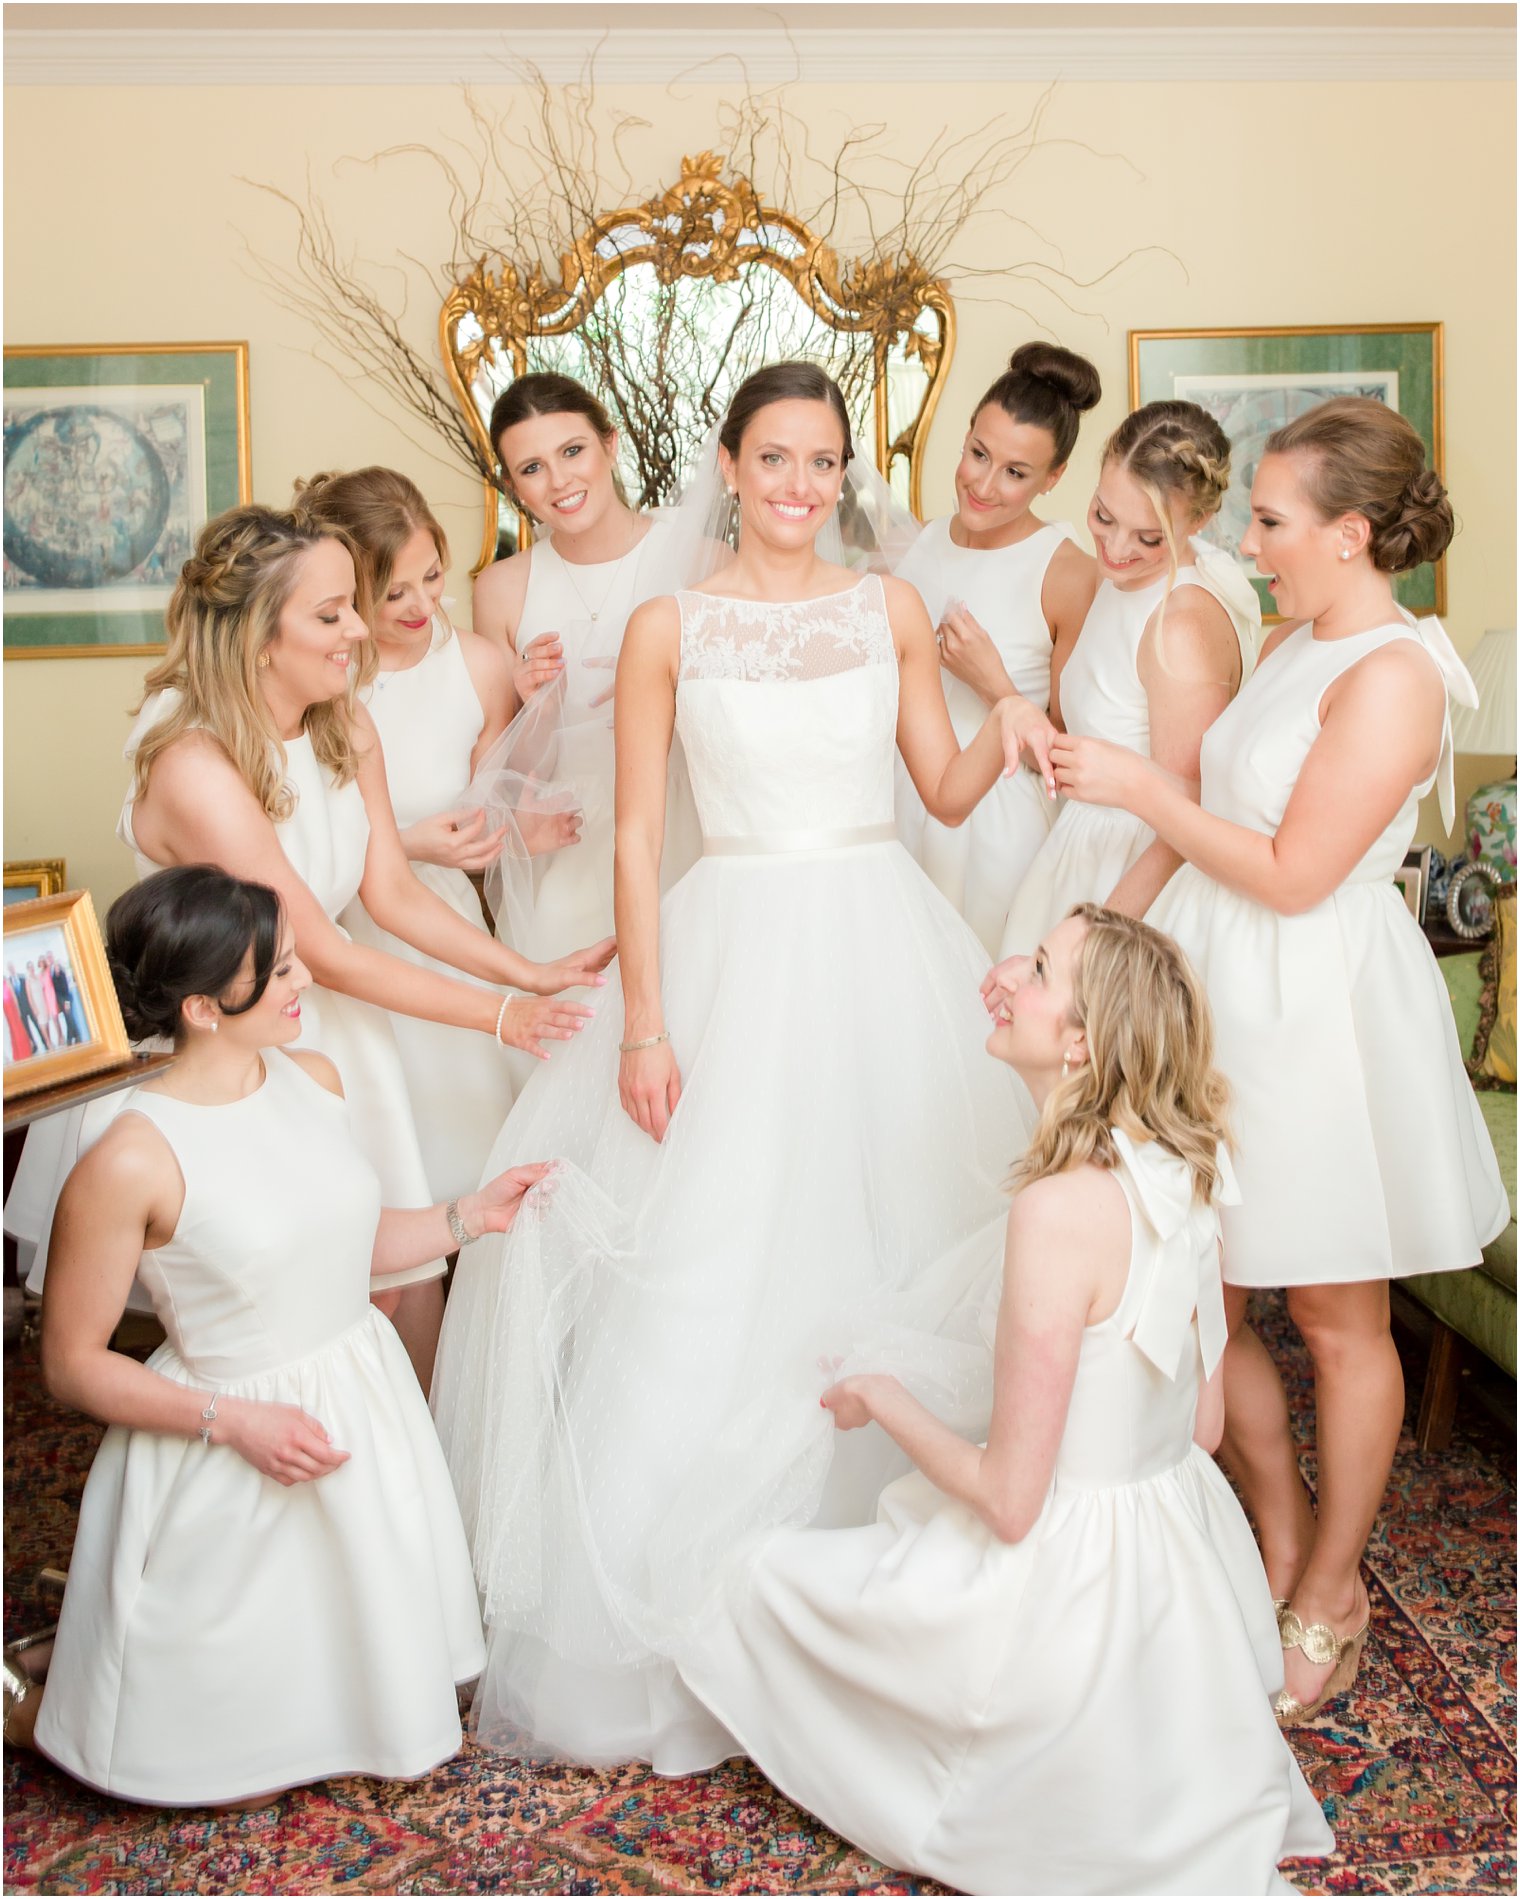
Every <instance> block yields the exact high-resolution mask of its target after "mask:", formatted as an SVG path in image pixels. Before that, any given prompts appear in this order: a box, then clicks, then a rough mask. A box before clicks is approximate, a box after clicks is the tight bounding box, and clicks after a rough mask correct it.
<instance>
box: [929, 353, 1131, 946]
mask: <svg viewBox="0 0 1520 1899" xmlns="http://www.w3.org/2000/svg"><path fill="white" fill-rule="evenodd" d="M1101 393H1102V392H1101V386H1100V384H1099V381H1098V373H1097V371H1096V370H1095V369H1094V368H1093V366H1092V364H1091V363H1089V362H1087V361H1086V360H1085V358H1083V357H1081V356H1077V355H1075V354H1073V352H1072V351H1070V350H1065V349H1060V348H1058V347H1057V346H1055V345H1054V344H1049V343H1027V344H1025V345H1024V347H1023V348H1022V349H1019V350H1016V351H1015V352H1014V354H1013V357H1012V360H1011V361H1010V363H1009V365H1008V368H1007V369H1006V370H1005V371H1004V372H1003V374H1002V375H1001V376H1000V377H999V378H998V379H997V381H996V382H995V383H994V384H993V385H992V387H991V388H990V389H989V390H988V391H987V393H986V394H985V395H984V396H983V397H982V399H981V401H980V402H979V403H978V404H977V405H976V408H975V410H974V411H973V413H972V416H971V425H970V428H969V429H968V430H967V434H966V439H965V442H964V444H963V445H962V448H961V458H960V462H959V464H958V465H957V467H956V471H955V494H956V511H955V513H953V514H948V515H944V516H942V517H941V518H940V519H939V520H935V521H931V522H929V524H928V525H927V526H926V527H925V528H923V529H922V531H921V532H920V533H919V534H918V535H917V536H916V538H915V539H914V541H913V543H912V545H911V546H910V547H909V549H908V551H907V553H906V554H905V556H904V557H903V558H902V560H901V561H900V562H899V563H898V564H897V566H896V568H895V569H894V571H895V572H896V574H897V576H898V578H899V579H900V580H906V581H907V582H908V584H909V585H910V586H912V587H915V588H917V590H918V593H919V595H920V597H921V598H922V600H923V603H924V605H925V607H927V608H928V612H929V618H930V620H931V622H932V623H933V624H934V626H935V627H936V628H937V629H938V634H937V637H938V640H939V644H940V654H941V661H942V664H943V666H944V669H945V679H944V687H945V703H946V704H947V705H948V706H949V708H950V719H951V723H952V724H953V725H954V727H955V734H956V737H957V738H958V739H959V740H960V742H961V744H962V745H965V744H967V743H968V742H969V741H970V739H971V738H972V737H973V736H974V735H975V733H976V731H977V728H978V727H979V726H980V724H981V722H982V720H983V719H984V718H985V717H986V716H987V707H988V706H989V705H992V704H993V703H995V701H996V700H998V699H1000V698H1002V697H1003V696H1004V695H1005V694H1007V693H1009V692H1016V693H1018V694H1019V695H1020V696H1021V697H1022V698H1024V699H1025V700H1027V701H1028V703H1029V705H1030V706H1031V708H1033V710H1034V711H1035V712H1037V713H1041V714H1043V713H1047V712H1048V710H1049V707H1050V699H1051V673H1052V668H1053V667H1054V668H1056V669H1059V667H1060V666H1061V665H1062V664H1063V663H1064V661H1065V658H1066V656H1067V654H1068V653H1069V652H1070V650H1071V646H1072V643H1073V641H1074V640H1075V639H1076V637H1077V634H1078V633H1079V632H1080V631H1081V627H1082V621H1083V619H1084V617H1085V615H1086V613H1087V609H1088V607H1089V606H1090V605H1091V604H1092V596H1093V589H1094V587H1095V586H1096V584H1097V574H1096V570H1095V568H1094V565H1093V561H1092V558H1091V556H1090V555H1087V554H1084V553H1083V552H1082V551H1081V549H1080V547H1079V546H1078V543H1077V537H1076V534H1075V533H1074V532H1073V530H1072V529H1071V528H1070V527H1069V526H1068V525H1067V524H1066V523H1065V522H1064V521H1051V522H1042V521H1041V520H1040V519H1039V518H1038V517H1037V516H1036V515H1035V514H1034V513H1033V512H1032V510H1031V504H1032V502H1034V501H1035V500H1036V499H1037V498H1038V497H1040V496H1042V495H1047V494H1049V493H1050V491H1051V490H1052V489H1053V488H1054V487H1055V485H1056V483H1057V482H1058V481H1059V480H1060V479H1061V476H1062V475H1063V474H1064V473H1065V472H1066V463H1067V460H1068V458H1069V457H1070V455H1071V452H1072V449H1073V448H1074V447H1075V445H1076V440H1077V430H1078V426H1079V423H1080V419H1081V415H1082V412H1083V411H1084V410H1086V409H1089V408H1091V407H1092V406H1093V405H1094V404H1095V403H1096V402H1097V401H1098V399H1099V396H1100V394H1101ZM1054 818H1055V800H1054V798H1053V797H1052V796H1051V795H1050V793H1049V792H1048V790H1047V787H1046V786H1045V784H1044V783H1043V782H1042V780H1041V778H1040V776H1039V774H1038V773H1037V772H1034V771H1021V772H1018V773H1016V774H1015V775H1014V776H1013V777H1012V778H1004V779H1000V780H999V781H998V783H997V784H995V785H994V786H993V788H992V790H991V791H989V792H988V794H987V796H986V797H985V798H984V799H983V800H982V802H981V803H980V804H979V805H978V806H977V808H976V810H975V811H973V812H972V814H971V816H970V817H969V818H968V819H967V820H966V822H965V823H964V824H963V825H960V826H958V827H955V828H951V827H950V826H947V825H943V824H940V823H937V822H936V821H935V819H933V818H931V817H930V816H929V815H928V813H927V812H926V811H925V810H924V807H923V801H922V800H921V799H920V798H919V797H918V796H917V794H916V793H915V792H914V790H913V785H912V781H911V780H910V779H909V778H908V776H907V774H906V772H905V771H903V770H902V769H899V771H898V774H897V825H898V834H899V835H900V836H901V838H902V840H903V842H904V844H906V845H907V847H908V849H909V850H910V851H912V853H913V855H914V856H915V857H916V858H917V859H918V861H919V863H920V864H922V865H923V867H924V869H925V870H926V871H927V872H928V874H929V876H930V877H931V878H932V879H933V881H934V883H935V884H936V885H937V886H938V887H939V889H940V890H941V891H942V892H943V893H944V895H945V896H946V897H948V898H949V900H950V902H951V903H953V904H954V905H955V907H956V909H957V910H959V911H960V913H961V915H962V916H963V917H964V918H965V919H966V921H967V922H968V923H969V924H970V925H971V927H972V929H974V930H975V931H976V933H977V935H978V936H979V937H980V938H981V939H982V942H983V943H984V944H985V946H986V949H987V953H988V955H989V956H996V955H997V953H998V948H999V945H1000V944H1001V943H1002V940H1003V930H1004V926H1005V924H1006V922H1007V919H1008V905H1009V903H1010V901H1011V900H1012V897H1013V895H1014V892H1015V891H1016V890H1017V889H1018V887H1019V885H1020V883H1021V882H1022V881H1023V877H1024V873H1025V871H1026V870H1027V869H1028V868H1029V865H1030V862H1031V861H1032V859H1033V858H1034V855H1035V853H1036V852H1037V851H1038V850H1039V848H1040V846H1041V845H1042V844H1043V843H1044V842H1045V839H1046V838H1047V837H1048V836H1049V834H1050V827H1051V824H1052V822H1053V821H1054Z"/></svg>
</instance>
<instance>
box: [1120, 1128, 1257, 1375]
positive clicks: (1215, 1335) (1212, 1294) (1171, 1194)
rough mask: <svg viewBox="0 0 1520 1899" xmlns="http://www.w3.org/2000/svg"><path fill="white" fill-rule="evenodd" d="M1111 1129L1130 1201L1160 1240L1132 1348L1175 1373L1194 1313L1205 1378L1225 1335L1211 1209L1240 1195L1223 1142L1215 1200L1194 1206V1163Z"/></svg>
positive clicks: (1216, 1225)
mask: <svg viewBox="0 0 1520 1899" xmlns="http://www.w3.org/2000/svg"><path fill="white" fill-rule="evenodd" d="M1113 1135H1114V1145H1115V1147H1117V1148H1118V1150H1119V1155H1120V1158H1121V1159H1122V1160H1123V1162H1124V1168H1125V1172H1126V1173H1127V1174H1128V1175H1129V1180H1130V1185H1131V1187H1132V1188H1133V1189H1134V1197H1135V1202H1136V1204H1137V1205H1138V1207H1139V1210H1140V1212H1141V1214H1142V1215H1143V1216H1144V1218H1145V1221H1146V1224H1147V1225H1148V1226H1149V1227H1150V1229H1151V1231H1152V1232H1153V1233H1154V1234H1155V1235H1156V1238H1157V1239H1158V1240H1159V1241H1160V1242H1161V1245H1160V1248H1159V1250H1158V1253H1157V1258H1156V1262H1155V1266H1154V1268H1153V1270H1152V1272H1151V1277H1150V1283H1149V1285H1147V1286H1146V1287H1145V1289H1144V1291H1143V1293H1142V1294H1141V1298H1140V1309H1139V1312H1138V1313H1137V1315H1136V1318H1135V1326H1134V1331H1133V1333H1132V1335H1131V1336H1132V1337H1133V1339H1134V1342H1135V1346H1136V1349H1137V1350H1139V1351H1141V1352H1143V1353H1144V1354H1145V1356H1146V1357H1147V1358H1148V1359H1149V1360H1150V1361H1151V1363H1152V1364H1153V1365H1154V1366H1155V1367H1156V1369H1157V1371H1159V1372H1162V1373H1163V1374H1164V1375H1165V1376H1166V1377H1168V1378H1171V1379H1175V1378H1176V1377H1177V1375H1178V1373H1179V1372H1180V1371H1181V1369H1182V1363H1183V1354H1184V1349H1185V1347H1186V1344H1187V1332H1188V1326H1189V1324H1190V1322H1191V1320H1192V1318H1193V1315H1194V1313H1195V1312H1196V1313H1197V1315H1198V1344H1199V1348H1200V1350H1201V1352H1202V1354H1203V1369H1204V1375H1205V1376H1206V1377H1207V1376H1209V1375H1211V1374H1212V1372H1213V1370H1214V1367H1215V1366H1216V1365H1217V1364H1218V1363H1219V1361H1220V1358H1221V1357H1222V1356H1223V1354H1224V1348H1225V1342H1226V1340H1227V1339H1228V1337H1229V1328H1228V1326H1227V1324H1226V1321H1225V1315H1224V1281H1223V1278H1222V1277H1221V1274H1220V1270H1219V1221H1218V1216H1217V1214H1216V1213H1215V1208H1216V1207H1219V1206H1236V1205H1238V1204H1239V1201H1240V1188H1239V1187H1238V1186H1237V1185H1236V1181H1235V1170H1234V1169H1233V1168H1232V1167H1231V1165H1230V1157H1229V1155H1228V1154H1227V1153H1226V1152H1225V1150H1224V1148H1223V1147H1221V1148H1220V1149H1219V1152H1218V1163H1219V1175H1220V1178H1219V1185H1218V1187H1217V1188H1216V1189H1215V1193H1214V1199H1213V1202H1212V1203H1211V1204H1210V1205H1209V1206H1199V1205H1198V1203H1197V1201H1196V1200H1195V1199H1194V1197H1193V1175H1192V1170H1191V1169H1190V1168H1189V1167H1188V1165H1187V1163H1186V1162H1185V1161H1182V1160H1179V1159H1178V1157H1177V1156H1176V1155H1175V1154H1173V1153H1171V1152H1170V1151H1169V1150H1168V1149H1166V1148H1164V1147H1163V1146H1162V1145H1161V1143H1160V1142H1159V1141H1145V1142H1136V1141H1133V1140H1131V1138H1130V1137H1129V1135H1127V1134H1126V1133H1124V1131H1123V1130H1122V1129H1121V1128H1115V1129H1114V1131H1113Z"/></svg>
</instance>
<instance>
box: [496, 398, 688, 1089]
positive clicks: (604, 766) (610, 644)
mask: <svg viewBox="0 0 1520 1899" xmlns="http://www.w3.org/2000/svg"><path fill="white" fill-rule="evenodd" d="M490 431H491V441H492V444H493V446H494V447H495V449H496V453H497V455H498V456H499V457H500V460H501V467H502V473H503V474H504V476H505V478H506V482H507V486H508V489H509V491H510V493H511V495H512V497H513V499H514V500H515V501H516V502H517V504H518V506H519V507H520V508H522V509H523V511H524V512H525V513H527V514H528V515H530V516H531V517H532V518H533V520H534V521H535V522H536V523H537V524H538V529H539V533H538V538H537V539H536V540H535V541H534V542H533V544H532V546H531V547H526V548H523V549H522V550H521V551H520V552H519V553H516V554H514V555H512V556H511V557H510V558H509V559H507V560H502V561H496V562H494V563H493V564H492V565H491V566H489V567H487V568H486V569H485V570H484V572H482V573H481V575H480V576H479V578H478V579H477V580H476V582H475V595H474V616H475V630H476V632H477V633H483V634H485V635H486V636H487V637H488V638H490V639H492V640H494V641H496V642H497V643H498V644H499V645H500V646H501V647H502V649H503V651H504V652H505V653H506V654H507V657H508V659H509V661H510V663H511V667H512V685H513V693H514V699H515V703H516V705H517V706H518V707H520V708H521V710H520V713H519V716H518V717H517V718H516V719H515V720H514V721H513V724H512V726H511V727H510V728H509V730H508V732H507V734H506V736H505V738H504V739H503V740H502V742H501V744H500V745H499V746H498V747H496V748H495V749H494V750H493V752H492V753H491V754H490V756H489V758H488V759H487V760H486V761H485V762H484V764H483V766H482V770H481V781H482V786H483V788H484V793H485V796H486V800H487V802H486V812H487V822H488V823H490V824H494V823H495V822H496V821H497V819H498V818H503V817H506V816H508V815H513V816H515V815H516V813H517V811H518V809H519V808H520V807H519V804H518V801H519V800H521V799H526V800H528V808H529V809H530V811H531V810H536V809H537V804H536V801H537V800H539V799H543V800H544V801H545V802H546V804H547V806H548V812H549V815H551V816H552V815H554V814H556V813H560V812H562V811H563V810H564V809H565V808H566V807H567V806H568V807H570V808H573V809H576V810H578V811H579V812H580V816H581V831H580V838H579V841H578V842H577V843H576V844H575V845H574V846H573V847H570V846H566V847H564V848H562V849H559V850H554V851H540V852H538V853H537V854H536V855H535V856H534V858H533V860H532V863H531V865H525V864H524V863H523V862H521V861H518V862H514V861H510V860H509V861H506V862H504V863H503V865H502V875H501V877H500V879H499V880H498V879H496V878H494V877H491V876H488V879H487V889H488V891H489V892H490V894H491V896H492V898H493V901H494V902H495V905H496V911H497V916H496V927H497V932H498V934H499V935H500V936H501V937H502V938H503V939H504V940H505V941H507V942H510V943H511V944H512V946H513V948H514V949H516V950H518V951H519V952H520V953H521V954H522V955H524V956H532V957H537V956H538V954H539V948H540V946H541V945H543V944H547V943H552V942H559V941H561V940H563V941H564V942H567V943H568V942H572V941H574V942H580V941H581V940H582V938H581V937H580V936H578V935H577V934H576V932H577V931H580V930H586V929H589V930H590V931H591V933H592V936H593V937H596V936H605V935H607V934H608V933H609V932H610V931H611V929H612V832H613V810H612V803H613V793H612V781H613V749H612V682H613V673H614V669H615V668H616V666H617V659H618V653H619V651H620V650H621V648H622V643H623V629H624V628H625V627H626V626H627V624H628V616H629V615H630V614H631V613H632V612H633V610H634V608H635V607H637V606H638V605H639V604H640V602H642V601H645V600H648V599H651V598H652V597H653V596H654V595H656V594H659V593H664V592H667V591H668V590H669V589H670V588H671V587H672V586H674V585H676V584H678V583H677V579H676V578H675V577H674V576H673V575H672V572H671V563H670V558H669V546H668V538H669V537H668V534H667V532H666V530H665V529H664V528H662V526H661V524H660V523H659V522H658V521H657V520H656V519H655V517H654V516H652V515H649V514H640V513H638V512H637V511H636V510H635V509H633V508H630V507H629V506H628V504H627V503H626V502H625V501H624V499H623V496H622V492H621V490H620V488H619V486H618V480H617V447H618V438H617V431H616V429H615V428H614V427H613V425H612V419H611V417H610V416H609V415H608V414H607V411H606V409H605V408H604V407H603V405H602V404H601V402H599V401H598V400H597V398H596V397H595V396H594V395H593V394H592V393H591V391H590V390H589V389H586V388H584V387H583V386H582V385H581V384H580V383H578V382H576V381H575V380H574V379H573V378H572V377H570V376H561V375H555V374H539V375H532V376H520V377H519V378H518V379H517V381H516V382H514V383H513V384H512V385H511V387H510V388H509V389H507V390H506V391H505V392H504V393H503V394H502V395H501V396H499V397H498V398H497V401H496V406H495V408H494V409H493V410H492V412H491V424H490ZM545 786H548V787H552V792H551V791H547V790H540V787H545ZM667 805H668V819H669V833H670V835H669V849H668V853H667V859H666V867H665V881H666V883H667V885H668V884H670V883H673V882H674V881H675V879H676V878H677V877H679V876H680V875H681V873H682V872H683V871H684V870H685V869H686V868H687V866H688V865H689V864H690V863H691V861H692V858H693V857H694V856H695V854H696V831H695V823H694V820H693V817H692V814H691V809H690V794H689V792H688V791H687V790H686V780H685V773H684V770H683V768H682V765H681V759H680V754H679V750H678V751H677V752H676V753H675V754H674V756H673V758H672V761H671V769H670V773H669V782H668V784H667ZM567 931H568V932H569V934H568V935H566V932H567ZM586 940H588V941H589V940H590V939H589V938H588V939H586ZM517 1066H518V1067H519V1068H521V1067H523V1064H521V1063H518V1064H517Z"/></svg>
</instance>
